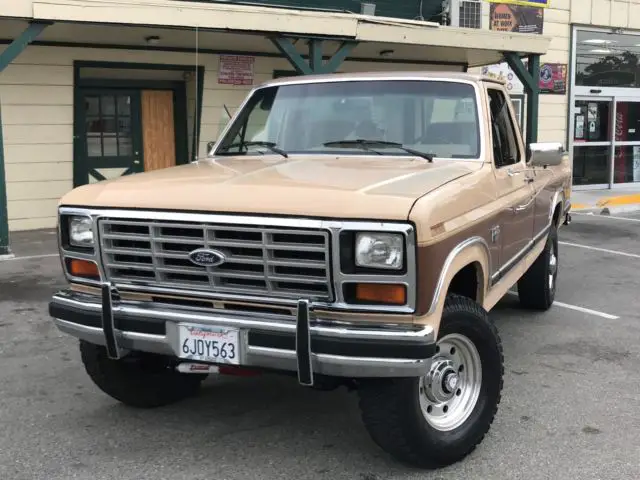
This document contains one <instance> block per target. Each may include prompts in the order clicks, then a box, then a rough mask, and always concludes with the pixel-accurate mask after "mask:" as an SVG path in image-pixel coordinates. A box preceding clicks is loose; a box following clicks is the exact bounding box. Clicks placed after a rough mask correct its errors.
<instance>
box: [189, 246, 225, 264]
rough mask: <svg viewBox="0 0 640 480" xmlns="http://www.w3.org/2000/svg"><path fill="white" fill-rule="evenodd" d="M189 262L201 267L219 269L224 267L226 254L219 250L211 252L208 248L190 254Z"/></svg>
mask: <svg viewBox="0 0 640 480" xmlns="http://www.w3.org/2000/svg"><path fill="white" fill-rule="evenodd" d="M189 260H191V262H192V263H195V264H196V265H200V266H201V267H217V266H218V265H222V264H223V263H224V261H225V260H226V257H225V256H224V253H222V252H219V251H218V250H209V249H208V248H199V249H198V250H194V251H193V252H191V253H190V254H189Z"/></svg>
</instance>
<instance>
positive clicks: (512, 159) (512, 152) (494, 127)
mask: <svg viewBox="0 0 640 480" xmlns="http://www.w3.org/2000/svg"><path fill="white" fill-rule="evenodd" d="M488 94H489V109H490V110H491V133H492V134H493V160H494V162H495V164H496V168H502V167H506V166H509V165H514V164H516V163H518V162H519V161H520V150H519V149H518V142H517V141H516V133H515V127H514V125H513V121H512V120H511V115H510V114H509V106H508V103H507V98H506V96H505V95H504V93H503V92H502V91H501V90H496V89H493V88H489V89H488Z"/></svg>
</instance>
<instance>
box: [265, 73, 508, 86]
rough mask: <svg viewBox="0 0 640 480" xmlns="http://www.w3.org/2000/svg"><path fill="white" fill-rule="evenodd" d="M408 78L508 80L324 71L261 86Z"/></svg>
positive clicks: (480, 77)
mask: <svg viewBox="0 0 640 480" xmlns="http://www.w3.org/2000/svg"><path fill="white" fill-rule="evenodd" d="M403 78H407V79H412V80H413V79H422V78H424V79H425V80H437V79H447V80H461V81H466V82H474V83H480V82H492V83H498V84H502V85H504V84H505V83H506V82H505V81H504V80H502V79H500V78H496V77H493V76H488V75H483V74H478V73H467V72H452V71H447V70H438V71H434V70H431V71H419V70H418V71H386V72H357V73H324V74H314V75H300V76H291V77H280V78H277V79H273V80H269V81H267V82H264V83H263V84H262V85H261V86H263V87H264V86H275V85H285V84H301V83H318V82H336V81H348V80H385V79H393V80H402V79H403Z"/></svg>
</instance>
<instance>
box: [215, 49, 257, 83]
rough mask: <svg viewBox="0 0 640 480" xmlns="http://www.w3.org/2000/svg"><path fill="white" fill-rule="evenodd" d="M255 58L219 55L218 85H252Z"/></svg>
mask: <svg viewBox="0 0 640 480" xmlns="http://www.w3.org/2000/svg"><path fill="white" fill-rule="evenodd" d="M254 63H255V57H249V56H244V55H220V65H219V66H218V83H220V84H224V85H253V65H254Z"/></svg>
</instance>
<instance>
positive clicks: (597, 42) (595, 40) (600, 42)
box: [581, 38, 615, 45]
mask: <svg viewBox="0 0 640 480" xmlns="http://www.w3.org/2000/svg"><path fill="white" fill-rule="evenodd" d="M581 43H587V44H589V45H607V44H609V43H615V40H605V39H604V38H590V39H589V40H583V41H582V42H581Z"/></svg>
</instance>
